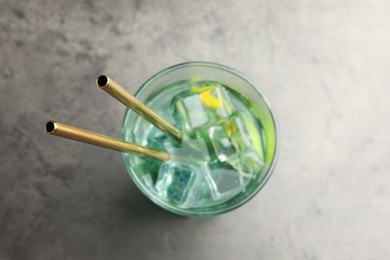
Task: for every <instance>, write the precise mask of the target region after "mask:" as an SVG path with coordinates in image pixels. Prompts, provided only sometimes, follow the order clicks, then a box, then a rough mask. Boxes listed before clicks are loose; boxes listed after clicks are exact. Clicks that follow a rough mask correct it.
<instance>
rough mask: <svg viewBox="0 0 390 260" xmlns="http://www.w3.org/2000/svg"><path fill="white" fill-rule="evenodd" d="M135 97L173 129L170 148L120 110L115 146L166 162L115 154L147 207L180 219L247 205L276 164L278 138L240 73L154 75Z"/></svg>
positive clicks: (193, 67) (184, 68)
mask: <svg viewBox="0 0 390 260" xmlns="http://www.w3.org/2000/svg"><path fill="white" fill-rule="evenodd" d="M135 96H136V97H137V98H138V99H139V100H141V101H142V102H144V103H145V104H146V105H147V106H149V107H150V108H151V109H153V110H154V111H155V112H156V113H158V114H159V115H160V116H162V117H163V118H164V119H166V120H167V121H168V122H169V123H171V124H172V125H174V126H175V127H177V128H178V129H180V130H181V131H182V132H183V133H184V134H185V136H186V138H185V139H184V140H183V142H182V143H178V142H176V141H174V140H173V139H172V138H171V137H169V136H167V135H166V134H164V133H163V132H161V131H160V130H159V129H157V128H156V127H155V126H153V125H151V124H150V123H148V122H147V121H145V120H144V119H143V118H142V117H140V116H139V115H137V114H136V113H134V112H133V111H131V110H129V109H127V110H126V112H125V115H124V119H123V124H122V132H121V135H122V139H123V140H125V141H130V142H133V143H136V144H139V145H143V146H148V147H151V148H155V149H159V150H166V151H168V152H169V153H170V154H171V157H172V158H171V160H169V161H167V162H161V161H158V160H155V159H151V158H147V157H140V156H137V155H132V154H129V153H123V154H122V155H123V160H124V162H125V165H126V169H127V170H128V172H129V175H130V177H131V178H132V180H133V181H134V183H135V184H136V185H137V187H138V188H139V189H140V190H141V191H142V192H143V193H144V194H145V195H146V196H147V197H148V198H149V199H150V200H152V201H153V202H154V203H156V204H157V205H159V206H160V207H162V208H164V209H166V210H168V211H171V212H173V213H176V214H179V215H183V216H189V217H193V216H213V215H219V214H222V213H224V212H227V211H230V210H233V209H235V208H237V207H239V206H241V205H242V204H244V203H246V202H247V201H248V200H250V199H251V198H253V197H254V196H255V195H256V194H257V192H258V191H259V190H260V189H261V188H262V187H263V186H264V184H265V183H266V181H267V180H268V178H269V177H270V175H271V173H272V171H273V168H274V166H275V163H276V157H277V150H278V140H277V139H278V131H277V127H276V122H275V117H274V115H273V112H272V111H271V109H270V106H269V104H268V102H267V100H266V99H265V97H264V96H263V95H262V94H261V93H260V92H259V91H258V90H257V87H256V86H255V85H254V84H253V83H252V82H251V81H250V80H249V79H247V78H246V77H245V76H243V75H242V74H241V73H239V72H237V71H235V70H234V69H231V68H229V67H226V66H223V65H219V64H215V63H209V62H187V63H182V64H178V65H175V66H172V67H169V68H167V69H164V70H162V71H161V72H159V73H157V74H156V75H154V76H153V77H151V78H150V79H149V80H148V81H146V82H145V83H144V84H143V85H142V86H141V88H140V89H139V90H138V91H137V93H136V94H135Z"/></svg>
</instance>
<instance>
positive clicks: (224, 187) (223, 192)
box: [205, 162, 250, 201]
mask: <svg viewBox="0 0 390 260" xmlns="http://www.w3.org/2000/svg"><path fill="white" fill-rule="evenodd" d="M205 174H206V176H205V177H206V179H207V181H208V182H209V185H210V190H211V194H212V196H213V198H214V200H219V201H221V200H228V199H231V198H232V197H234V196H236V195H237V194H238V193H240V192H242V191H243V190H245V187H246V185H247V184H248V183H249V181H250V179H244V178H242V177H241V175H240V174H239V173H238V172H237V170H236V169H234V168H233V167H232V166H231V165H229V164H228V163H221V162H216V163H212V164H210V170H209V171H208V172H205Z"/></svg>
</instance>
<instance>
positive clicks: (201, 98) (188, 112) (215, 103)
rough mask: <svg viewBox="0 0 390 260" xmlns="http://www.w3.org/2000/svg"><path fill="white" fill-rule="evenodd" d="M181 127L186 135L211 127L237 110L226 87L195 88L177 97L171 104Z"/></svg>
mask: <svg viewBox="0 0 390 260" xmlns="http://www.w3.org/2000/svg"><path fill="white" fill-rule="evenodd" d="M171 107H172V110H173V114H174V117H175V120H176V122H177V123H178V124H179V127H180V128H181V129H182V130H183V131H185V132H186V133H192V132H193V131H194V130H196V129H199V128H201V127H204V126H211V125H213V124H215V123H216V122H217V121H218V120H220V119H221V118H227V117H229V116H230V115H231V113H232V112H233V111H234V110H235V109H234V108H233V107H232V105H231V102H230V98H229V95H228V93H227V91H226V89H225V88H224V87H222V86H221V85H219V84H217V83H213V84H209V85H206V86H194V87H192V88H191V89H190V90H188V91H184V92H182V93H180V94H179V95H177V96H176V97H175V98H174V99H173V101H172V104H171Z"/></svg>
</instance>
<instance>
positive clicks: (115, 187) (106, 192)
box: [0, 0, 390, 260]
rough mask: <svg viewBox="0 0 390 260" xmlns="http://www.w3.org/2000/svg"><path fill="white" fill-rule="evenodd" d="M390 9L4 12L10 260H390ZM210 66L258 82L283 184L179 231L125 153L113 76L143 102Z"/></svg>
mask: <svg viewBox="0 0 390 260" xmlns="http://www.w3.org/2000/svg"><path fill="white" fill-rule="evenodd" d="M389 13H390V1H387V0H354V1H350V0H341V1H340V0H320V1H309V0H296V1H287V0H280V1H265V0H260V1H255V0H250V1H231V0H229V1H222V0H220V1H212V0H211V1H179V0H177V1H168V0H149V1H146V0H144V1H141V0H135V1H125V0H117V1H103V0H98V1H92V0H85V1H75V0H70V1H49V0H36V1H10V0H8V1H6V0H0V59H1V62H0V137H1V140H0V151H1V154H0V259H311V260H314V259H315V260H317V259H354V260H357V259H389V258H390V246H389V245H390V238H389V230H390V222H389V219H390V204H389V198H390V188H389V183H390V174H389V169H390V158H389V157H390V131H389V126H390V124H389V114H390V113H389V112H390V80H389V79H390V77H389V75H390V73H389V72H390V71H389V69H390V33H389V32H390V16H389ZM189 60H208V61H214V62H218V63H222V64H225V65H228V66H231V67H234V68H236V69H238V70H239V71H241V72H243V73H245V74H246V75H248V76H249V77H250V78H252V79H253V81H255V82H257V83H258V84H259V86H260V88H261V90H262V91H263V92H264V93H265V94H266V96H267V97H268V98H269V100H270V101H271V103H272V105H273V108H274V110H275V112H276V114H277V116H278V119H279V126H280V133H281V134H280V139H281V149H280V156H279V161H278V164H277V167H276V170H275V172H274V174H273V176H272V177H271V179H270V181H269V183H268V184H267V185H266V186H265V187H264V189H263V190H262V191H261V192H260V193H259V194H258V195H257V196H256V197H255V198H254V199H252V200H251V201H250V202H249V203H247V204H246V205H244V206H243V207H241V208H239V209H237V210H235V211H233V212H230V213H227V214H225V215H221V216H218V217H213V218H206V219H188V218H182V217H178V216H175V215H173V214H170V213H168V212H165V211H164V210H162V209H160V208H158V207H157V206H155V205H154V204H153V203H151V202H150V201H148V200H147V199H146V198H145V197H144V196H143V195H142V194H141V192H140V191H138V190H137V188H136V187H135V185H134V184H133V183H132V182H131V180H130V178H129V176H128V174H127V172H126V169H125V168H124V165H123V163H122V159H121V156H120V154H119V153H116V152H112V151H108V150H104V149H99V148H96V147H93V146H89V145H85V144H81V143H77V142H72V141H68V140H65V139H60V138H55V137H49V136H47V135H46V134H45V133H44V131H43V125H44V123H45V121H46V120H48V119H55V120H58V121H60V122H64V123H68V124H71V125H75V126H78V127H81V128H86V129H90V130H94V131H96V132H100V133H104V134H108V135H112V136H119V130H120V124H121V119H122V114H123V111H124V108H123V106H122V105H121V104H119V103H118V102H116V101H115V100H113V99H112V98H110V97H109V96H108V95H106V94H105V93H104V92H103V91H101V90H99V89H98V88H97V87H96V86H95V83H94V81H95V78H96V77H97V76H98V75H99V74H100V73H102V72H105V73H108V74H109V75H111V76H112V78H114V79H116V80H117V81H118V82H120V83H122V84H123V85H125V86H127V87H128V89H129V91H131V92H134V91H136V89H137V88H138V87H139V86H140V85H141V84H142V83H143V82H144V81H145V80H146V79H147V78H148V77H150V76H151V75H153V74H154V73H156V72H157V71H159V70H161V69H163V68H165V67H167V66H170V65H173V64H176V63H180V62H184V61H189Z"/></svg>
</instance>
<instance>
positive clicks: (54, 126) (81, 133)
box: [45, 121, 170, 161]
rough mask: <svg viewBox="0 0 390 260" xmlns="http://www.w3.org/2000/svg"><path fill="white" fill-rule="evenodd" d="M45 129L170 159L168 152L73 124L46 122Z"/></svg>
mask: <svg viewBox="0 0 390 260" xmlns="http://www.w3.org/2000/svg"><path fill="white" fill-rule="evenodd" d="M45 130H46V132H47V133H48V134H50V135H55V136H60V137H64V138H68V139H71V140H75V141H79V142H83V143H87V144H92V145H96V146H100V147H104V148H108V149H112V150H116V151H120V152H125V153H134V154H137V155H141V156H150V157H153V158H156V159H159V160H161V161H166V160H169V158H170V155H169V153H167V152H163V151H158V150H154V149H151V148H148V147H144V146H140V145H136V144H132V143H128V142H125V141H122V140H119V139H115V138H112V137H109V136H105V135H101V134H96V133H93V132H90V131H87V130H83V129H79V128H76V127H73V126H69V125H64V124H61V123H58V122H54V121H48V122H47V123H46V127H45Z"/></svg>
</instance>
